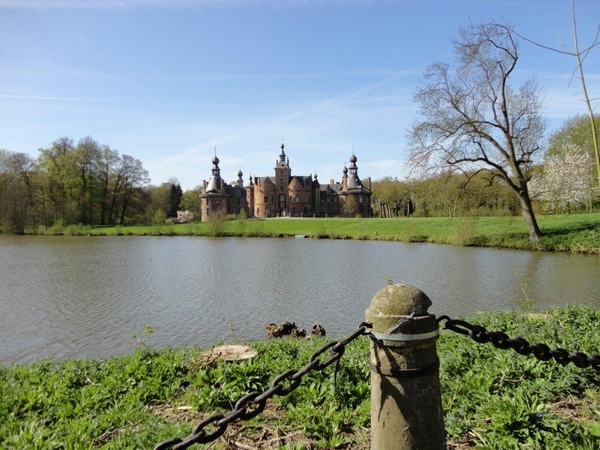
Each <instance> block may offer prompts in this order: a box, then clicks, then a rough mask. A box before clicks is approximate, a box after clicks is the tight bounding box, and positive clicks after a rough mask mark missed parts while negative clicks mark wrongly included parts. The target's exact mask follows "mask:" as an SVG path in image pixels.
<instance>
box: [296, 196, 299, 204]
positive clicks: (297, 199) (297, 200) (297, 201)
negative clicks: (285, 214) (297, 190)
mask: <svg viewBox="0 0 600 450" xmlns="http://www.w3.org/2000/svg"><path fill="white" fill-rule="evenodd" d="M296 203H300V196H299V195H296Z"/></svg>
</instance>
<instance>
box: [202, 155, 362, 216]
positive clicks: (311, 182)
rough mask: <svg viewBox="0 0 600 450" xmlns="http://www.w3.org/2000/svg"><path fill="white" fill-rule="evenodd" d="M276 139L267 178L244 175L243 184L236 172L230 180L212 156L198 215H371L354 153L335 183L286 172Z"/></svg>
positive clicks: (287, 166)
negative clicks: (275, 152) (275, 157)
mask: <svg viewBox="0 0 600 450" xmlns="http://www.w3.org/2000/svg"><path fill="white" fill-rule="evenodd" d="M284 148H285V147H284V145H283V144H281V152H280V154H279V159H278V160H277V161H276V163H275V169H274V171H275V173H274V175H273V176H267V177H250V178H249V183H248V184H247V185H246V186H244V185H243V184H244V183H243V180H242V176H243V174H242V171H241V170H240V171H239V172H238V179H237V182H236V183H235V184H227V183H226V182H225V181H224V180H223V179H222V178H221V170H220V169H219V158H217V156H216V155H215V157H214V158H213V160H212V163H213V167H212V176H211V178H210V180H209V181H206V180H205V181H204V182H203V184H202V192H201V194H200V204H201V207H202V220H203V221H207V220H210V218H211V216H212V215H215V214H216V215H219V216H224V215H229V214H233V215H239V214H240V213H241V212H242V211H244V212H245V214H246V216H247V217H255V218H268V217H333V216H340V217H356V216H360V217H371V190H370V189H369V188H370V186H369V188H367V187H366V186H363V184H362V182H361V181H360V178H359V177H358V167H357V165H356V161H357V158H356V156H355V155H354V154H352V156H351V157H350V167H349V168H347V167H344V168H343V170H342V173H343V176H342V181H341V182H340V183H336V182H334V181H333V180H331V181H330V183H329V184H321V183H319V181H318V179H317V175H314V176H312V175H308V176H297V175H292V169H291V168H290V160H289V158H287V157H286V155H285V151H284ZM369 184H370V181H369Z"/></svg>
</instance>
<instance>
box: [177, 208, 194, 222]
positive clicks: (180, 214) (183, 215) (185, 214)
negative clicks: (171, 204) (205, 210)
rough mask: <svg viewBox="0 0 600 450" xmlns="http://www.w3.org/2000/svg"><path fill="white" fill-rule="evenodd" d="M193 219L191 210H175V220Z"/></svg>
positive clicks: (187, 220)
mask: <svg viewBox="0 0 600 450" xmlns="http://www.w3.org/2000/svg"><path fill="white" fill-rule="evenodd" d="M192 220H194V214H193V213H192V212H191V211H187V210H186V211H177V221H178V222H181V223H185V222H191V221H192Z"/></svg>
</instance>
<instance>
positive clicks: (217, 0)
mask: <svg viewBox="0 0 600 450" xmlns="http://www.w3.org/2000/svg"><path fill="white" fill-rule="evenodd" d="M393 1H395V0H378V2H380V3H390V2H393ZM372 3H373V0H3V1H2V2H0V9H1V8H21V9H129V10H131V9H139V8H160V9H167V8H168V9H173V8H182V7H183V8H185V7H197V6H200V7H204V6H206V7H227V6H238V5H239V6H248V5H250V6H253V5H254V6H260V5H268V6H274V7H277V8H281V7H292V8H293V7H298V6H314V7H318V8H322V7H324V6H328V5H334V6H336V5H337V6H339V5H344V6H347V5H363V4H364V5H369V4H372Z"/></svg>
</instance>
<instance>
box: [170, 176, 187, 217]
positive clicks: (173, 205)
mask: <svg viewBox="0 0 600 450" xmlns="http://www.w3.org/2000/svg"><path fill="white" fill-rule="evenodd" d="M181 197H183V190H182V189H181V185H180V184H179V183H177V184H175V183H171V186H170V190H169V211H168V213H167V216H168V217H177V211H178V210H179V203H180V202H181Z"/></svg>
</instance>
